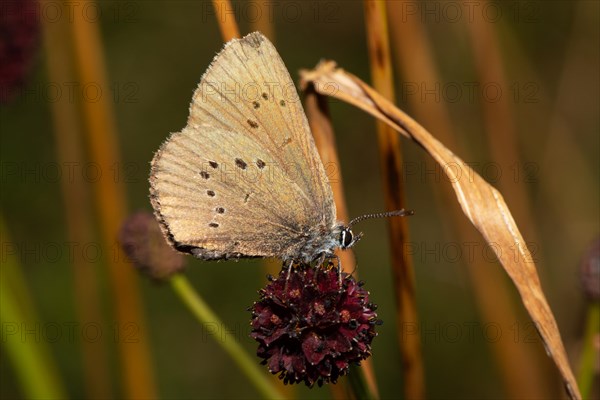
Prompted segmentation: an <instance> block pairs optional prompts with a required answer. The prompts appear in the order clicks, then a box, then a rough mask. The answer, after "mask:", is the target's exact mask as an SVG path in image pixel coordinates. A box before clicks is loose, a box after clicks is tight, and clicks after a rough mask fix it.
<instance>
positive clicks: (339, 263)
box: [331, 254, 343, 292]
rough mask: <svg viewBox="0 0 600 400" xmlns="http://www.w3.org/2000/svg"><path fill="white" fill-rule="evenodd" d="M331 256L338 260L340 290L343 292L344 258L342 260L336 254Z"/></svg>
mask: <svg viewBox="0 0 600 400" xmlns="http://www.w3.org/2000/svg"><path fill="white" fill-rule="evenodd" d="M331 258H334V259H335V260H336V261H337V270H338V284H339V290H340V292H342V291H343V288H342V260H340V258H339V257H338V256H337V255H336V254H333V255H332V256H331Z"/></svg>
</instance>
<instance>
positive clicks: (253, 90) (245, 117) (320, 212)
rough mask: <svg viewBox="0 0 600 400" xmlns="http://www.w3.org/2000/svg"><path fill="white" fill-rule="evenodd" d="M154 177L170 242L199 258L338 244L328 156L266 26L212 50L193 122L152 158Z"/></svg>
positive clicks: (301, 253)
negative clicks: (263, 30) (321, 151)
mask: <svg viewBox="0 0 600 400" xmlns="http://www.w3.org/2000/svg"><path fill="white" fill-rule="evenodd" d="M150 184H151V201H152V204H153V207H154V209H155V213H156V215H157V218H158V219H159V221H160V223H161V227H162V229H163V232H164V233H165V234H166V236H167V237H168V238H169V241H170V243H171V244H172V245H173V246H174V247H175V248H177V249H178V250H182V251H187V252H190V253H192V254H194V255H195V256H197V257H199V258H202V259H222V258H229V257H271V256H275V257H280V258H282V259H306V260H309V259H311V258H313V257H315V256H317V255H318V254H319V253H321V252H323V251H326V250H329V249H330V248H332V247H333V246H334V243H333V242H332V241H331V238H332V235H333V230H334V229H335V205H334V203H333V196H332V192H331V188H330V187H329V183H328V182H327V177H326V175H325V171H324V168H323V164H322V162H321V160H320V158H319V155H318V153H317V150H316V147H315V144H314V140H313V138H312V134H311V132H310V129H309V127H308V122H307V120H306V116H305V114H304V110H303V109H302V105H301V102H300V99H299V97H298V94H297V92H296V89H295V86H294V84H293V82H292V80H291V78H290V75H289V73H288V71H287V69H286V68H285V65H284V64H283V61H282V60H281V58H280V57H279V55H278V54H277V51H276V50H275V48H274V47H273V45H272V44H271V43H270V42H269V41H268V40H267V39H266V38H265V37H264V36H263V35H261V34H260V33H257V32H255V33H252V34H250V35H248V36H246V37H244V38H243V39H239V40H233V41H231V42H228V43H227V44H226V45H225V48H224V49H223V50H222V51H221V52H220V53H219V54H218V55H217V56H216V57H215V59H214V60H213V62H212V64H211V65H210V67H209V68H208V70H207V72H206V73H205V74H204V76H203V77H202V79H201V81H200V85H199V87H198V89H197V90H196V92H195V93H194V96H193V99H192V103H191V105H190V116H189V118H188V123H187V126H186V127H185V128H184V129H183V130H182V131H181V132H178V133H174V134H172V135H171V137H170V138H169V139H168V140H167V141H166V142H165V143H164V144H163V145H162V146H161V148H160V149H159V151H158V152H157V153H156V155H155V156H154V159H153V161H152V170H151V176H150Z"/></svg>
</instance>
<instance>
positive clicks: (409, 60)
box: [389, 2, 549, 398]
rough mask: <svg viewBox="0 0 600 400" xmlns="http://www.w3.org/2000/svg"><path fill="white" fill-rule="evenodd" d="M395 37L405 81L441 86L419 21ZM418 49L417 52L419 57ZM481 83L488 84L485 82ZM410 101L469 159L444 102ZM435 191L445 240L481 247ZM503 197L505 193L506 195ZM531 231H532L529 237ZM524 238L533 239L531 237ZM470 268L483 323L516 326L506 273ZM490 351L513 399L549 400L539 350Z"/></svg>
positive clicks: (510, 345) (510, 344)
mask: <svg viewBox="0 0 600 400" xmlns="http://www.w3.org/2000/svg"><path fill="white" fill-rule="evenodd" d="M389 10H390V17H391V19H392V20H398V21H399V20H401V19H402V18H403V16H402V12H403V11H402V6H401V3H398V2H392V3H389ZM391 31H392V33H393V39H394V44H395V46H394V49H395V51H396V54H397V59H398V66H399V67H400V68H401V70H402V75H403V76H405V77H407V78H409V79H410V81H411V82H420V83H425V84H427V85H428V87H430V85H431V86H433V85H435V83H437V82H441V78H440V74H439V72H438V70H437V67H436V64H435V60H434V54H433V48H432V45H431V41H430V40H429V37H428V34H427V31H426V29H425V27H424V25H423V24H422V23H421V22H420V21H418V20H417V19H415V18H404V19H403V23H401V24H394V25H393V26H392V27H391ZM414 49H419V51H415V50H414ZM482 81H483V82H487V81H489V80H488V79H486V78H483V79H482ZM502 87H504V86H502ZM407 100H408V104H409V106H410V110H411V113H413V115H414V116H415V118H416V119H417V120H418V121H420V122H421V123H422V124H423V125H424V126H427V127H428V128H429V129H430V130H431V131H432V132H436V135H437V137H438V139H439V140H440V141H441V142H442V143H444V144H445V145H446V146H447V147H448V148H450V149H454V150H457V151H460V153H461V154H463V155H465V151H464V148H462V147H461V146H459V144H458V143H457V140H456V134H455V132H454V128H453V122H452V119H451V118H450V113H449V111H448V108H447V107H446V104H445V103H444V102H438V101H430V102H424V101H423V100H422V98H421V97H420V96H408V98H407ZM488 125H489V124H488ZM467 158H468V157H467ZM496 161H498V163H500V164H501V165H503V166H505V165H506V166H508V164H509V163H506V162H505V161H501V160H496ZM426 162H427V163H428V164H433V163H435V161H433V160H426ZM433 168H434V167H433V166H429V165H428V166H427V170H431V169H433ZM432 189H433V191H434V192H435V194H436V202H437V205H438V207H439V209H440V210H443V211H441V212H442V213H443V214H445V215H447V216H448V217H449V218H448V220H447V221H441V223H442V224H443V225H444V226H445V227H446V231H447V233H446V236H447V237H457V236H458V237H459V238H460V239H461V242H462V243H475V242H477V241H478V240H479V237H478V234H477V232H475V231H474V230H473V228H472V226H471V225H470V224H469V222H468V221H467V220H466V219H465V218H464V217H463V214H462V212H461V210H460V207H459V205H458V204H457V203H455V202H453V201H452V199H453V198H454V194H453V193H454V192H453V190H452V188H451V186H450V185H446V184H442V185H434V186H433V187H432ZM502 192H503V193H505V191H504V190H503V191H502ZM519 214H520V213H519ZM519 214H518V215H519ZM532 229H533V228H530V229H529V232H531V231H532ZM526 233H527V232H526ZM525 236H526V237H528V238H529V239H531V238H530V237H529V235H528V234H526V235H525ZM534 241H535V240H534ZM466 264H467V268H468V272H469V277H470V279H471V281H472V287H473V291H474V294H475V296H476V298H477V307H478V309H479V312H480V314H481V318H482V319H483V321H485V322H486V323H497V324H499V325H500V326H511V325H512V324H514V320H515V314H517V312H518V310H517V309H516V307H517V305H516V304H515V303H514V302H513V301H512V300H513V299H512V296H511V291H510V290H509V289H510V288H509V284H508V282H507V281H506V279H504V276H503V275H502V271H500V270H499V269H497V268H488V266H489V263H488V262H487V261H485V260H483V259H482V258H481V257H474V258H473V259H470V260H468V261H467V262H466ZM490 347H491V350H492V352H493V354H494V357H495V358H496V360H497V364H498V368H499V371H500V374H501V376H502V378H503V380H504V382H505V387H506V390H507V395H508V396H509V397H512V398H518V397H524V398H547V397H549V393H548V389H549V388H548V386H547V385H546V382H545V380H544V377H543V371H542V370H541V369H540V368H539V361H540V359H539V357H538V356H539V355H540V354H539V353H540V352H539V351H537V352H536V351H535V350H536V349H535V348H532V346H530V345H529V344H528V343H525V342H524V341H518V342H516V343H515V342H514V341H505V340H499V341H495V342H493V343H490Z"/></svg>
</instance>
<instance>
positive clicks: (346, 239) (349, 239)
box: [339, 226, 363, 250]
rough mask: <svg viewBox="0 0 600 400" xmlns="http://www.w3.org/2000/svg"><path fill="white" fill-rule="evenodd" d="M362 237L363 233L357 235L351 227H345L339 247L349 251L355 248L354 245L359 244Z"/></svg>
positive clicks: (341, 233)
mask: <svg viewBox="0 0 600 400" xmlns="http://www.w3.org/2000/svg"><path fill="white" fill-rule="evenodd" d="M362 236H363V234H362V232H360V233H359V234H356V235H355V234H354V232H352V229H351V228H350V226H344V227H342V230H341V232H340V239H339V246H340V248H341V249H342V250H345V249H348V248H350V247H352V246H354V244H355V243H356V242H358V241H359V240H360V239H361V238H362Z"/></svg>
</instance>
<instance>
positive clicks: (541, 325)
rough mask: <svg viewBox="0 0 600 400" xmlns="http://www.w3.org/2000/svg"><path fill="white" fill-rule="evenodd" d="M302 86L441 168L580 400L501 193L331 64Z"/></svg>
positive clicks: (534, 273) (314, 72)
mask: <svg viewBox="0 0 600 400" xmlns="http://www.w3.org/2000/svg"><path fill="white" fill-rule="evenodd" d="M302 81H303V82H302V84H303V86H307V85H309V84H312V85H314V87H315V88H316V90H317V91H318V92H319V93H321V94H324V95H328V96H332V97H336V98H338V99H341V100H343V101H345V102H347V103H350V104H352V105H354V106H356V107H358V108H360V109H362V110H364V111H366V112H367V113H369V114H371V115H373V116H374V117H376V118H377V119H379V120H381V121H384V122H385V123H387V124H388V125H390V126H391V127H393V128H394V129H395V130H397V131H398V132H400V133H401V134H402V135H404V136H405V137H407V138H408V139H411V140H413V141H415V142H416V143H418V144H419V145H420V146H421V147H423V148H424V149H425V150H426V151H427V152H428V153H429V154H430V155H431V156H432V157H433V158H434V159H435V160H436V162H437V163H438V164H440V165H441V166H442V169H443V171H444V172H445V173H446V175H447V176H448V178H449V180H450V182H451V183H452V187H453V188H454V191H455V192H456V197H457V198H458V202H459V204H460V206H461V207H462V210H463V212H464V213H465V215H466V216H467V217H468V218H469V220H470V221H471V223H473V225H474V226H475V228H477V230H479V232H480V233H481V234H482V235H483V237H484V238H485V240H486V241H487V243H488V244H489V245H490V247H491V248H492V250H493V251H494V253H495V254H496V256H497V257H498V260H499V261H500V262H501V264H502V266H503V267H504V270H505V271H506V273H507V274H508V275H509V276H510V278H511V279H512V281H513V283H514V284H515V286H516V287H517V290H518V291H519V294H520V295H521V300H522V301H523V304H524V305H525V308H526V309H527V311H528V312H529V315H530V316H531V318H532V320H533V322H534V324H535V326H536V327H537V329H538V332H539V333H540V336H541V337H542V340H543V341H544V344H545V346H546V351H547V353H548V354H549V355H550V357H552V359H553V360H554V363H555V364H556V366H557V368H558V370H559V371H560V374H561V375H562V378H563V381H564V384H565V387H566V390H567V392H568V394H569V395H570V396H571V398H573V399H581V394H580V393H579V389H578V387H577V383H576V381H575V378H574V376H573V373H572V371H571V368H570V366H569V362H568V359H567V354H566V351H565V348H564V346H563V343H562V340H561V337H560V332H559V330H558V326H557V324H556V320H555V319H554V316H553V314H552V311H551V310H550V306H549V305H548V302H547V301H546V297H545V296H544V293H543V291H542V287H541V284H540V280H539V278H538V275H537V271H536V268H535V263H534V261H533V258H532V256H531V253H530V252H529V250H528V249H527V246H526V245H525V240H524V239H523V237H522V235H521V233H520V232H519V228H518V227H517V224H516V223H515V221H514V219H513V217H512V215H511V213H510V210H509V209H508V207H507V205H506V203H505V202H504V199H503V197H502V195H501V194H500V192H498V191H497V190H496V189H495V188H494V187H492V186H491V185H490V184H488V183H487V182H486V181H485V180H484V179H483V178H481V176H479V175H478V174H477V173H476V172H475V171H474V170H473V169H472V168H470V167H469V166H468V165H467V164H466V163H465V162H464V161H463V160H461V159H460V158H459V157H457V156H456V155H454V153H452V151H450V150H449V149H448V148H446V146H444V145H443V144H442V143H441V142H439V141H438V140H437V139H436V138H434V137H433V136H432V135H431V134H430V133H429V132H427V130H426V129H425V128H423V127H422V126H421V125H419V124H418V123H417V122H416V121H415V120H413V119H412V118H410V117H409V116H408V115H407V114H405V113H404V112H403V111H401V110H400V109H398V108H397V107H396V106H395V105H394V104H392V103H391V102H389V101H388V100H386V99H385V98H384V97H383V96H381V95H380V94H379V93H377V92H376V91H375V90H374V89H373V88H371V87H370V86H369V85H367V84H366V83H364V82H363V81H361V80H360V79H359V78H357V77H356V76H354V75H352V74H350V73H347V72H345V71H344V70H342V69H339V68H337V66H336V64H335V63H334V62H332V61H323V62H321V63H320V64H319V65H317V67H316V68H315V69H314V70H312V71H303V72H302Z"/></svg>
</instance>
